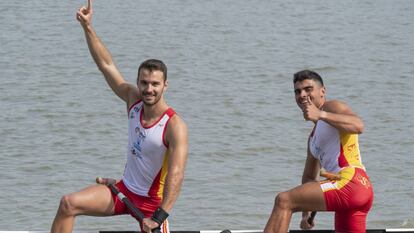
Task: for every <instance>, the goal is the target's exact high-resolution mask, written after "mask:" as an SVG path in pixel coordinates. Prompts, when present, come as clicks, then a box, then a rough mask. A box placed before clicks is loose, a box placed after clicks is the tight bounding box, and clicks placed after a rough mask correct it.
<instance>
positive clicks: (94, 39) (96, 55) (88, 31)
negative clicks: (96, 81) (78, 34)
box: [83, 25, 113, 71]
mask: <svg viewBox="0 0 414 233" xmlns="http://www.w3.org/2000/svg"><path fill="white" fill-rule="evenodd" d="M83 29H84V32H85V37H86V42H87V43H88V48H89V52H90V53H91V55H92V58H93V60H94V61H95V63H96V65H97V66H98V68H99V70H101V71H104V69H105V66H107V65H112V64H113V61H112V56H111V54H110V53H109V51H108V50H107V49H106V48H105V46H104V44H103V43H102V41H101V40H100V39H99V37H98V36H97V34H96V32H95V30H94V29H93V28H92V26H91V25H88V26H85V27H83Z"/></svg>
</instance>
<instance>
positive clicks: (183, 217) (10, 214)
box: [0, 0, 414, 230]
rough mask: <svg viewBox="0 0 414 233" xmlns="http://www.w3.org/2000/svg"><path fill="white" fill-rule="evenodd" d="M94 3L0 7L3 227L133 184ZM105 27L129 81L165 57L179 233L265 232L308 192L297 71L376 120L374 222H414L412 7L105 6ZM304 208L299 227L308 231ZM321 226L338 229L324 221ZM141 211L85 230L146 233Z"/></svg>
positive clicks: (368, 121)
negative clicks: (180, 177) (301, 189)
mask: <svg viewBox="0 0 414 233" xmlns="http://www.w3.org/2000/svg"><path fill="white" fill-rule="evenodd" d="M82 4H85V2H83V1H47V0H31V1H17V0H8V1H2V2H1V3H0V28H1V36H0V39H1V47H0V114H1V115H0V116H1V121H0V137H1V140H0V161H1V162H0V186H1V187H2V188H1V189H0V210H1V211H0V230H48V229H49V228H50V225H51V222H52V220H53V217H54V215H55V213H56V209H57V207H58V203H59V199H60V197H61V196H62V195H64V194H65V193H69V192H73V191H77V190H79V189H81V188H82V187H85V186H87V185H90V184H92V183H93V182H94V178H95V177H96V176H107V177H115V178H119V177H120V176H121V175H122V172H123V168H124V163H125V152H126V141H127V120H126V119H127V118H126V113H125V106H124V104H123V102H122V101H121V100H119V99H118V98H117V97H116V96H115V95H114V94H113V93H112V92H111V90H110V89H109V88H108V87H107V85H106V83H105V81H104V79H103V77H102V75H101V74H100V72H99V71H98V69H97V68H96V66H95V64H94V63H93V61H92V59H91V56H90V55H89V52H88V50H87V46H86V42H85V39H84V35H83V31H82V29H81V27H80V26H79V23H78V22H77V21H76V19H75V12H76V10H77V8H78V7H80V6H81V5H82ZM94 5H95V8H94V11H95V12H94V13H95V14H94V19H93V24H94V26H95V29H96V31H97V33H98V35H99V36H100V37H101V39H102V40H103V42H104V43H105V44H106V45H107V47H108V49H109V50H110V51H111V53H112V55H113V57H114V59H115V61H116V63H117V65H118V67H119V69H120V70H121V72H122V73H123V75H124V77H125V78H126V79H127V80H128V81H130V82H135V78H136V72H137V67H138V65H139V63H140V62H142V61H143V60H145V59H147V58H159V59H162V60H163V61H165V63H166V64H167V66H168V68H169V88H168V90H167V93H166V99H167V102H168V103H169V105H171V106H172V107H174V109H175V110H176V111H177V112H178V113H179V114H180V116H181V117H182V118H183V119H184V120H185V121H186V123H187V125H188V127H189V137H190V151H189V161H188V165H187V169H186V178H185V181H184V184H183V187H182V192H181V195H180V198H179V200H178V201H177V203H176V205H175V207H174V210H173V212H172V213H171V217H170V221H171V228H172V230H206V229H211V230H222V229H263V227H264V225H265V223H266V221H267V218H268V217H269V214H270V211H271V208H272V205H273V200H274V197H275V195H276V193H278V192H280V191H283V190H286V189H289V188H291V187H293V186H296V185H298V184H299V183H300V179H301V174H302V170H303V165H304V160H305V156H306V139H307V136H308V133H309V132H310V130H311V128H312V124H311V123H309V122H305V121H304V120H303V118H302V115H301V112H300V111H299V109H298V108H297V106H296V104H295V101H294V95H293V90H292V86H293V85H292V75H293V73H294V72H296V71H298V70H301V69H314V70H316V71H317V72H319V73H320V74H321V75H322V77H323V78H324V81H325V84H326V86H327V92H328V98H330V99H339V100H343V101H346V102H347V103H348V104H349V105H350V106H351V107H352V109H353V110H354V111H355V112H357V113H358V114H359V115H360V116H361V117H362V119H363V120H364V122H365V126H366V127H365V132H364V134H362V135H361V136H360V144H361V152H362V157H363V162H364V164H365V165H366V167H367V170H368V173H369V175H370V176H371V179H372V182H373V184H374V190H375V201H374V205H373V208H372V211H371V212H370V214H369V216H368V223H367V225H368V227H369V228H390V227H414V214H413V209H414V181H413V175H414V172H413V170H412V168H413V166H414V160H413V159H412V158H411V156H412V152H413V151H414V146H413V145H414V140H413V135H414V120H413V117H412V116H413V112H414V111H413V110H414V107H413V105H412V101H413V100H414V94H413V93H414V62H413V61H414V23H413V22H414V4H413V2H412V1H409V0H405V1H404V0H396V1H385V0H379V1H328V0H326V1H305V0H303V1H282V0H272V1H271V0H262V1H258V0H252V1H236V0H211V1H196V0H195V1H190V0H171V1H133V0H124V1H109V0H96V2H95V4H94ZM299 215H300V214H295V215H294V217H293V219H292V223H291V228H292V229H298V228H299ZM316 221H317V226H316V227H317V229H326V228H332V227H333V214H332V213H319V214H318V215H317V218H316ZM136 229H137V226H136V223H135V222H134V220H133V219H131V218H130V217H129V216H118V217H112V218H96V217H79V218H78V219H77V221H76V226H75V230H136Z"/></svg>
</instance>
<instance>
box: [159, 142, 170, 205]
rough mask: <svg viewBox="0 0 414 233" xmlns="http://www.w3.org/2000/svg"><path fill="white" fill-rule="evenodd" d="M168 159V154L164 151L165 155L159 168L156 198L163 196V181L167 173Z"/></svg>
mask: <svg viewBox="0 0 414 233" xmlns="http://www.w3.org/2000/svg"><path fill="white" fill-rule="evenodd" d="M168 158H169V154H168V150H166V151H165V155H164V162H163V163H162V168H161V177H160V186H159V189H158V192H157V196H158V197H159V198H162V197H163V195H164V185H165V179H166V177H167V173H168Z"/></svg>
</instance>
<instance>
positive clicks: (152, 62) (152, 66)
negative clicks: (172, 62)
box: [138, 59, 167, 81]
mask: <svg viewBox="0 0 414 233" xmlns="http://www.w3.org/2000/svg"><path fill="white" fill-rule="evenodd" d="M142 69H146V70H149V71H150V72H153V71H155V70H159V71H161V72H162V73H163V74H164V81H166V80H167V66H166V65H165V64H164V62H162V61H161V60H157V59H148V60H146V61H144V62H143V63H141V65H139V68H138V77H139V72H140V71H141V70H142Z"/></svg>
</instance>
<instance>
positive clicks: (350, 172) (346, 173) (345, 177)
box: [320, 167, 355, 192]
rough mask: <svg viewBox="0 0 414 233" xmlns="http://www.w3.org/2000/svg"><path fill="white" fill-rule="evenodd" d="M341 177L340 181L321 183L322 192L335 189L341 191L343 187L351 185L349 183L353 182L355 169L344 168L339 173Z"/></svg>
mask: <svg viewBox="0 0 414 233" xmlns="http://www.w3.org/2000/svg"><path fill="white" fill-rule="evenodd" d="M339 175H340V177H341V179H340V180H336V181H329V180H326V181H321V182H320V184H321V188H322V191H323V192H327V191H329V190H333V189H341V188H342V187H344V186H345V185H347V184H348V183H349V181H351V180H352V178H353V177H354V175H355V168H354V167H347V168H344V169H342V170H341V171H340V172H339Z"/></svg>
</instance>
